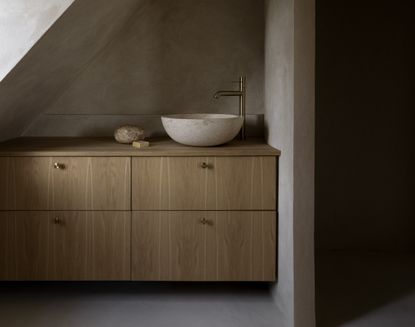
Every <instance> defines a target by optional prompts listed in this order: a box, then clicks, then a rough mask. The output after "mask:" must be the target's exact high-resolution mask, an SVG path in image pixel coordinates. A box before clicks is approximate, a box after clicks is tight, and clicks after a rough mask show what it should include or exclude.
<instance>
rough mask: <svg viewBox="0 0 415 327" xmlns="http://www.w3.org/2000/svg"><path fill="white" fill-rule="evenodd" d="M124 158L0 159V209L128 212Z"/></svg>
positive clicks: (127, 174)
mask: <svg viewBox="0 0 415 327" xmlns="http://www.w3.org/2000/svg"><path fill="white" fill-rule="evenodd" d="M130 162H131V159H130V158H129V157H127V158H111V157H103V158H100V157H98V158H95V157H82V158H81V157H8V158H0V168H1V169H0V180H1V181H2V183H1V184H2V186H1V188H0V199H1V200H0V210H130V190H131V180H130V175H131V172H130V169H131V167H130Z"/></svg>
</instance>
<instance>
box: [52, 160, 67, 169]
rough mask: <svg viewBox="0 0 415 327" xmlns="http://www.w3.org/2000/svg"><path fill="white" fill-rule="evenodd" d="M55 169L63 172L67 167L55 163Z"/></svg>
mask: <svg viewBox="0 0 415 327" xmlns="http://www.w3.org/2000/svg"><path fill="white" fill-rule="evenodd" d="M53 168H55V169H60V170H63V169H65V165H64V164H63V163H59V162H55V163H54V164H53Z"/></svg>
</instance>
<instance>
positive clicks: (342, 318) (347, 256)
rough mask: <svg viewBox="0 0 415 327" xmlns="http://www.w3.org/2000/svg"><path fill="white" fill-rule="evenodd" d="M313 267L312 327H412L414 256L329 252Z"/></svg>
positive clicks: (414, 320) (414, 323)
mask: <svg viewBox="0 0 415 327" xmlns="http://www.w3.org/2000/svg"><path fill="white" fill-rule="evenodd" d="M316 268H317V269H316V278H317V280H316V289H317V299H316V300H317V327H338V326H341V327H415V254H393V253H389V254H382V253H351V252H332V253H325V254H322V255H318V257H317V261H316Z"/></svg>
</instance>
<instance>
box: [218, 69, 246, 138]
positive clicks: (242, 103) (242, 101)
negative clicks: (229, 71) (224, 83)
mask: <svg viewBox="0 0 415 327" xmlns="http://www.w3.org/2000/svg"><path fill="white" fill-rule="evenodd" d="M238 83H239V90H238V91H218V92H216V93H215V94H214V95H213V97H214V98H215V99H219V98H220V97H239V115H240V116H241V117H243V124H242V129H241V133H240V139H241V140H245V138H246V136H245V116H246V78H245V77H242V76H241V77H240V78H239V81H238Z"/></svg>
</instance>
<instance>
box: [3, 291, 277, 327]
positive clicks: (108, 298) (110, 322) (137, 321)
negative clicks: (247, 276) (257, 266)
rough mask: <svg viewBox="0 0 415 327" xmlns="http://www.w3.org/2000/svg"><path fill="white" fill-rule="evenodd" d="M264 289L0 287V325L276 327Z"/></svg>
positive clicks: (274, 315)
mask: <svg viewBox="0 0 415 327" xmlns="http://www.w3.org/2000/svg"><path fill="white" fill-rule="evenodd" d="M280 317H281V316H280V315H279V313H278V311H277V307H276V306H275V303H274V302H273V299H272V297H271V294H270V289H269V286H268V285H261V284H259V285H258V284H169V283H166V284H159V283H150V284H146V283H110V284H105V283H83V284H82V283H76V284H73V283H72V284H71V283H66V284H62V283H52V284H47V283H40V284H33V283H29V284H27V283H26V284H21V283H14V284H7V283H3V284H0V326H7V327H14V326H18V327H21V326H30V327H38V326H39V327H40V326H42V327H49V326H51V327H52V326H53V327H57V326H58V327H74V326H76V327H83V326H86V327H93V326H100V327H106V326H111V327H112V326H120V327H129V326H134V327H141V326H143V327H173V326H178V327H219V326H220V327H225V326H226V327H276V326H279V325H280V323H279V319H280Z"/></svg>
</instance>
